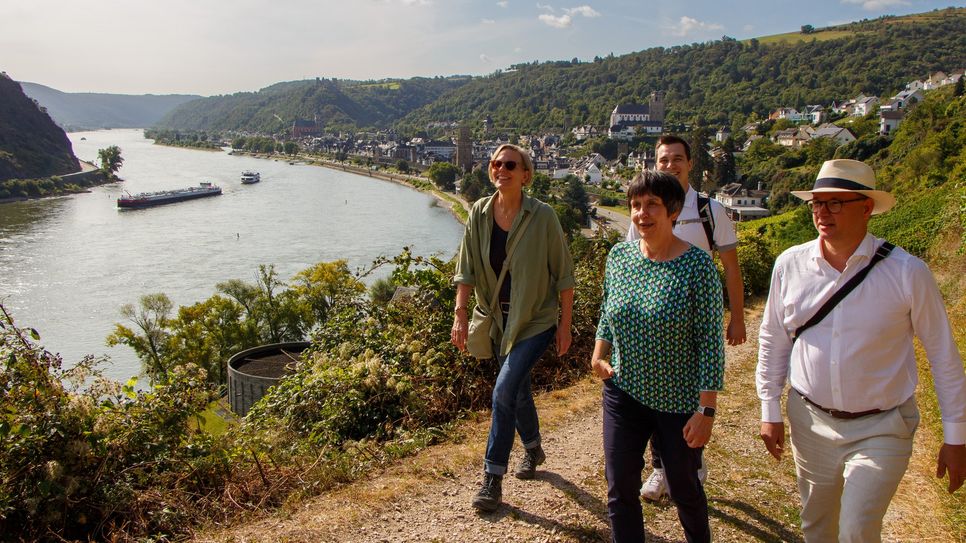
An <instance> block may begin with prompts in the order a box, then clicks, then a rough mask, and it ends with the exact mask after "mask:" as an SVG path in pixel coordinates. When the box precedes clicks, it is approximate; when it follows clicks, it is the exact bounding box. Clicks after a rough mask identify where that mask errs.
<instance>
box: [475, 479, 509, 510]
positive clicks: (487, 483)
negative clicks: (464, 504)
mask: <svg viewBox="0 0 966 543" xmlns="http://www.w3.org/2000/svg"><path fill="white" fill-rule="evenodd" d="M502 498H503V476H502V475H491V474H489V473H484V474H483V486H481V487H480V491H479V492H477V493H476V496H475V497H474V498H473V507H475V508H477V509H479V510H480V511H483V512H485V513H492V512H493V511H496V510H497V509H498V508H499V507H500V500H501V499H502Z"/></svg>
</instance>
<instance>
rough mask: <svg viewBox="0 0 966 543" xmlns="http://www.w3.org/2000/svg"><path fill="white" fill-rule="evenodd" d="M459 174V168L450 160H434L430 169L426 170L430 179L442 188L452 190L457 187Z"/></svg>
mask: <svg viewBox="0 0 966 543" xmlns="http://www.w3.org/2000/svg"><path fill="white" fill-rule="evenodd" d="M458 174H459V168H457V167H456V166H454V165H452V164H450V163H449V162H434V163H433V165H432V166H430V167H429V170H427V171H426V176H427V177H429V180H430V181H432V182H433V184H435V185H436V186H437V187H438V188H439V189H440V190H446V191H451V190H453V189H455V188H456V176H457V175H458Z"/></svg>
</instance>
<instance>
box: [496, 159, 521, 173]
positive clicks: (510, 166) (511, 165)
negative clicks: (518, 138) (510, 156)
mask: <svg viewBox="0 0 966 543" xmlns="http://www.w3.org/2000/svg"><path fill="white" fill-rule="evenodd" d="M501 166H506V171H508V172H512V171H513V170H515V169H516V168H517V161H516V160H507V161H503V160H491V161H490V167H491V168H493V169H494V170H499V169H500V167H501Z"/></svg>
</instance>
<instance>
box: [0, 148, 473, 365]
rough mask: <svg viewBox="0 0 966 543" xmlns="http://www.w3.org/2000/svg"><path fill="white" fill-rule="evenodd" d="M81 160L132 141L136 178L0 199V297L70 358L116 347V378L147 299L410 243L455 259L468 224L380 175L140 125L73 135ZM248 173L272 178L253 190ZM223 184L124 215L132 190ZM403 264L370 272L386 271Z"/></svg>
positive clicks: (187, 299) (131, 173)
mask: <svg viewBox="0 0 966 543" xmlns="http://www.w3.org/2000/svg"><path fill="white" fill-rule="evenodd" d="M69 137H70V139H71V141H72V142H73V145H74V154H75V155H77V157H78V158H80V159H82V160H88V161H92V162H95V163H96V162H97V160H96V159H97V151H98V149H103V148H105V147H107V146H110V145H117V146H118V147H120V148H121V156H122V157H123V158H124V165H123V167H122V168H121V170H120V172H119V173H118V175H119V176H120V177H121V178H122V179H124V182H122V183H115V184H111V185H105V186H101V187H96V188H94V189H93V190H92V191H91V192H90V193H87V194H75V195H71V196H65V197H58V198H48V199H43V200H32V201H26V202H17V203H10V204H0V301H2V302H3V304H4V306H5V307H7V309H8V310H9V311H11V312H12V314H13V316H14V318H15V320H16V321H17V323H18V324H19V325H21V326H29V327H33V328H36V329H37V330H38V331H39V332H40V334H41V343H42V344H43V345H44V346H45V347H46V348H47V349H48V350H50V351H52V352H59V353H61V355H62V356H63V358H64V362H65V364H66V365H68V366H69V365H73V364H74V363H76V362H77V361H78V360H80V359H81V358H82V357H83V356H84V355H87V354H93V355H107V356H109V357H110V359H111V362H110V363H109V364H108V365H107V366H104V370H105V374H106V375H107V376H108V377H111V378H114V379H117V380H127V379H128V378H130V377H132V376H134V375H137V374H138V373H139V371H140V363H139V362H138V360H137V358H136V357H135V356H134V353H133V351H131V350H130V349H129V348H127V347H124V346H118V347H113V348H111V347H107V346H106V344H105V338H106V337H107V336H108V334H110V333H111V331H112V330H113V328H114V323H117V322H123V321H122V318H121V316H120V313H119V310H120V308H121V306H122V305H124V304H129V303H130V304H136V303H137V301H138V299H139V298H140V297H141V296H142V295H144V294H149V293H155V292H163V293H165V294H167V295H168V296H169V297H170V298H171V299H172V301H173V302H174V303H175V306H176V307H177V306H178V305H188V304H192V303H195V302H198V301H201V300H204V299H206V298H208V297H209V296H211V295H212V294H214V292H215V284H216V283H219V282H221V281H225V280H228V279H242V280H245V281H248V282H254V280H255V275H256V273H257V269H258V266H259V264H274V265H275V269H276V271H277V272H278V274H279V277H280V278H281V279H282V280H286V281H287V280H288V279H290V278H291V277H292V275H293V274H295V273H296V272H298V271H301V270H303V269H305V268H308V267H309V266H311V265H313V264H315V263H317V262H323V261H332V260H337V259H346V260H347V261H348V262H349V266H350V269H352V270H356V269H358V268H360V267H367V266H368V265H369V264H370V263H372V261H373V260H374V259H375V258H377V257H379V256H380V255H385V256H390V257H391V256H395V255H397V254H399V253H400V252H401V250H402V248H403V247H404V246H409V247H411V248H412V249H413V252H414V253H416V254H419V255H431V254H438V255H440V256H442V257H443V258H449V257H451V256H452V255H453V254H454V253H455V252H456V249H457V247H458V244H459V239H460V236H462V233H463V227H462V225H461V224H460V223H459V222H458V221H457V220H456V219H455V218H454V217H453V216H452V215H451V214H450V213H449V212H448V211H446V210H445V209H443V208H440V207H438V206H436V204H435V202H436V200H435V198H433V197H432V196H429V195H427V194H423V193H420V192H418V191H415V190H412V189H409V188H406V187H403V186H400V185H397V184H394V183H390V182H387V181H381V180H378V179H374V178H370V177H366V176H359V175H354V174H350V173H345V172H341V171H337V170H332V169H329V168H323V167H318V166H308V165H300V164H294V165H290V164H288V163H287V162H284V161H272V160H264V159H256V158H251V157H244V156H231V155H229V154H227V153H224V152H209V151H195V150H188V149H181V148H174V147H164V146H160V145H153V144H152V142H151V140H146V139H144V138H143V135H142V132H141V131H140V130H104V131H97V132H75V133H72V134H69ZM243 170H255V171H258V172H260V173H261V178H262V181H261V182H260V183H257V184H254V185H242V184H241V183H240V181H239V175H240V173H241V172H242V171H243ZM206 180H207V181H212V182H214V183H215V184H217V185H219V186H221V187H222V189H223V191H224V193H223V194H222V195H221V196H215V197H210V198H201V199H198V200H190V201H186V202H180V203H176V204H170V205H166V206H160V207H154V208H148V209H141V210H125V211H121V210H118V209H117V207H116V204H115V200H116V199H117V197H118V196H120V195H121V194H123V193H124V192H125V191H126V192H130V193H132V194H133V193H137V192H144V191H154V190H164V189H177V188H183V187H188V186H193V185H197V184H198V182H200V181H206ZM389 271H390V270H388V269H385V270H381V273H377V274H374V276H372V277H370V278H369V279H367V282H370V283H371V280H372V279H373V278H374V277H382V276H385V275H386V274H388V272H389Z"/></svg>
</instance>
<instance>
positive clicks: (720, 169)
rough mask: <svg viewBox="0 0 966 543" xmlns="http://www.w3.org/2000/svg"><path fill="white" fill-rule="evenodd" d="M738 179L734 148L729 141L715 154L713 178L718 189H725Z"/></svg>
mask: <svg viewBox="0 0 966 543" xmlns="http://www.w3.org/2000/svg"><path fill="white" fill-rule="evenodd" d="M736 177H737V176H736V173H735V154H734V148H733V147H732V146H731V141H730V140H728V141H726V142H725V143H724V144H723V145H721V147H719V148H718V149H717V151H716V152H715V154H714V175H713V176H712V178H713V179H714V183H715V185H716V187H723V186H725V185H728V184H730V183H734V182H735V179H736Z"/></svg>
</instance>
